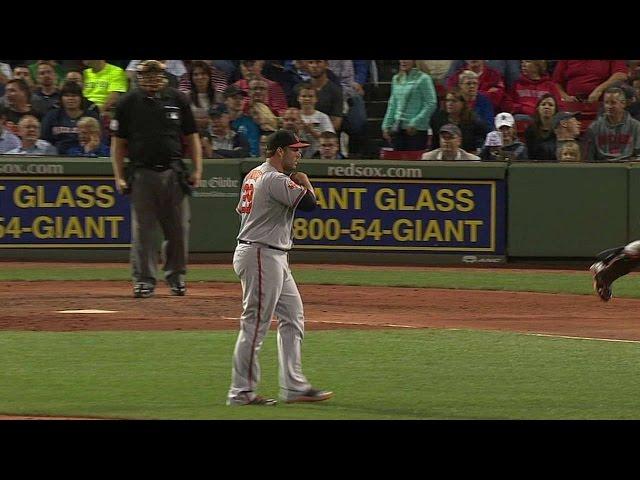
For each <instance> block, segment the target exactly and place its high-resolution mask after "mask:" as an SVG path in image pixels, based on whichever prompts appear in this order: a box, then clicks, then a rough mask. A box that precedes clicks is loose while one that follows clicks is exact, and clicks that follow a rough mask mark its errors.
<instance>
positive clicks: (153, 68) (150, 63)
mask: <svg viewBox="0 0 640 480" xmlns="http://www.w3.org/2000/svg"><path fill="white" fill-rule="evenodd" d="M165 70H166V67H165V65H164V63H162V62H160V61H158V60H143V61H141V62H140V63H139V64H138V66H137V67H136V73H138V74H141V73H142V74H145V73H152V72H153V73H164V71H165Z"/></svg>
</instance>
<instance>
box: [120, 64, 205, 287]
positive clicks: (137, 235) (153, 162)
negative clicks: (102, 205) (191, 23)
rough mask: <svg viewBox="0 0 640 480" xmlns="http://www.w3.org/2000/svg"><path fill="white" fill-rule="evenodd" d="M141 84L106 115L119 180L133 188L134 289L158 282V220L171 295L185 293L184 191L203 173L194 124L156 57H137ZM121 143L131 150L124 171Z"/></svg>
mask: <svg viewBox="0 0 640 480" xmlns="http://www.w3.org/2000/svg"><path fill="white" fill-rule="evenodd" d="M138 85H139V87H138V88H135V89H133V90H132V91H130V92H129V93H127V94H126V95H125V96H123V97H122V98H121V99H120V101H119V102H118V104H117V106H116V111H115V116H114V119H113V120H112V123H111V128H112V130H113V131H114V136H113V138H112V148H111V151H112V161H113V167H114V175H115V179H116V187H117V188H118V191H120V192H121V193H129V192H130V193H131V233H132V239H131V266H132V276H133V281H134V296H135V297H138V298H140V297H142V298H146V297H150V296H151V295H153V293H154V290H155V285H156V265H157V262H158V258H157V248H156V245H155V242H154V239H155V238H156V237H155V235H154V232H155V229H156V226H157V223H159V224H160V227H161V228H162V232H163V235H164V242H163V244H162V251H163V256H164V261H165V263H164V267H163V270H164V273H165V279H166V281H167V283H168V284H169V286H170V288H171V293H172V294H173V295H184V294H185V292H186V285H185V281H184V279H185V275H186V264H187V255H188V251H189V223H190V210H189V200H188V195H189V194H190V191H191V186H192V185H193V184H195V183H199V181H200V176H201V174H202V153H201V147H200V143H199V137H198V130H197V128H196V124H195V120H194V117H193V113H192V111H191V107H190V106H189V101H188V99H187V98H186V97H185V96H184V95H183V94H182V93H181V92H179V91H178V90H176V89H174V88H171V87H167V86H166V79H165V76H164V65H163V64H161V63H160V62H158V61H156V60H146V61H144V62H141V63H140V64H139V65H138ZM182 136H184V137H185V139H186V141H187V144H188V146H189V147H190V150H191V155H192V160H193V165H194V171H193V174H192V175H191V176H190V177H189V176H188V173H187V169H186V167H185V165H184V163H183V161H182V158H183V144H182ZM125 150H128V155H127V156H128V158H129V165H128V167H127V174H126V176H125V168H124V156H125V154H126V152H125Z"/></svg>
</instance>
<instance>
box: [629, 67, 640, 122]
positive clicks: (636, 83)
mask: <svg viewBox="0 0 640 480" xmlns="http://www.w3.org/2000/svg"><path fill="white" fill-rule="evenodd" d="M631 87H632V88H633V90H634V96H633V98H635V100H632V101H631V104H628V105H627V110H628V111H629V113H630V114H631V116H632V117H633V118H635V119H636V120H640V77H637V78H634V79H632V80H631Z"/></svg>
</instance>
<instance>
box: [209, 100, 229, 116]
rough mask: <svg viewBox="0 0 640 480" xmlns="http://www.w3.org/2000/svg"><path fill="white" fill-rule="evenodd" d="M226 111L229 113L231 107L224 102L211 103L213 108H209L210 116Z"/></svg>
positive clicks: (222, 113) (219, 114)
mask: <svg viewBox="0 0 640 480" xmlns="http://www.w3.org/2000/svg"><path fill="white" fill-rule="evenodd" d="M225 113H229V109H228V108H227V106H226V105H225V104H224V103H214V104H213V105H211V108H209V116H210V117H219V116H221V115H224V114H225Z"/></svg>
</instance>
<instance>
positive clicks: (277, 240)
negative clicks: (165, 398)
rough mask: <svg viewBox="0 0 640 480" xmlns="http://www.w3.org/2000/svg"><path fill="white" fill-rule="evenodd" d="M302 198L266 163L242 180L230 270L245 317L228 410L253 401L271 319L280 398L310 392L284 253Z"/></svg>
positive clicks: (299, 310)
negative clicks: (274, 325) (239, 288)
mask: <svg viewBox="0 0 640 480" xmlns="http://www.w3.org/2000/svg"><path fill="white" fill-rule="evenodd" d="M305 193H306V189H305V188H304V187H302V186H300V185H298V184H296V183H295V182H293V181H292V180H290V179H289V177H287V176H286V175H285V174H283V173H280V172H278V170H277V169H276V168H274V167H273V166H271V165H270V164H269V163H267V162H265V163H263V164H262V165H260V166H259V167H257V168H255V169H253V170H252V171H251V172H249V173H248V174H247V176H246V177H245V179H244V181H243V184H242V191H241V195H240V197H241V198H240V202H239V203H238V206H237V208H236V210H237V212H238V213H239V214H240V215H241V222H240V233H239V235H238V246H237V247H236V250H235V253H234V256H233V268H234V270H235V272H236V274H237V275H238V276H239V277H240V281H241V283H242V306H243V312H242V316H241V317H240V333H239V334H238V339H237V341H236V346H235V350H234V352H233V370H232V379H231V387H230V389H229V393H228V398H227V404H229V405H243V404H247V403H249V402H251V401H252V400H253V399H254V398H255V397H256V393H255V391H256V389H257V386H258V383H259V382H260V364H259V362H258V352H259V351H260V348H261V347H262V342H263V340H264V337H265V335H266V334H267V332H268V331H269V326H270V324H271V318H272V317H273V316H274V314H275V316H276V318H277V320H278V338H277V344H278V363H279V383H280V397H281V398H282V399H284V400H289V399H291V398H293V397H296V396H297V395H299V394H300V393H301V392H305V391H307V390H308V389H309V388H311V385H310V383H309V382H308V381H307V379H306V377H305V376H304V375H303V373H302V365H301V345H302V339H303V336H304V312H303V306H302V299H301V298H300V293H299V291H298V287H297V285H296V282H295V280H294V279H293V276H292V275H291V270H290V269H289V262H288V254H287V250H289V249H290V248H291V245H292V238H291V236H292V235H291V232H292V224H293V217H294V213H295V208H296V207H297V205H298V203H299V202H300V200H301V199H302V197H303V196H304V195H305Z"/></svg>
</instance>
